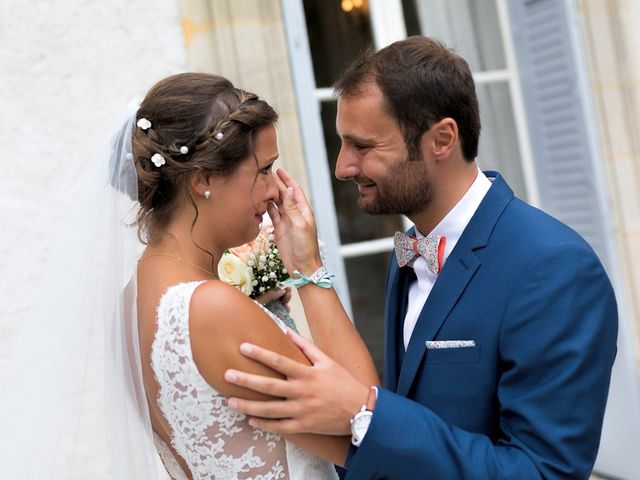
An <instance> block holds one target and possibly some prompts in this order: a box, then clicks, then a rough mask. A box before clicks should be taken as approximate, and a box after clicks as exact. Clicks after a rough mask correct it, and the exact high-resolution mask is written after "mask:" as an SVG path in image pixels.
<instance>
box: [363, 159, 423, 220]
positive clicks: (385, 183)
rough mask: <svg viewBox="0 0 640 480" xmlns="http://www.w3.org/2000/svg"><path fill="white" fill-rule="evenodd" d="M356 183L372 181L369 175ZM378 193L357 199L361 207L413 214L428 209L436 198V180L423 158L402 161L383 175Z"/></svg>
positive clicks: (378, 212) (375, 212)
mask: <svg viewBox="0 0 640 480" xmlns="http://www.w3.org/2000/svg"><path fill="white" fill-rule="evenodd" d="M353 180H354V181H355V182H356V183H362V184H367V183H373V182H372V180H370V179H368V178H367V177H357V178H354V179H353ZM375 184H376V191H377V193H376V196H375V197H374V198H372V199H371V200H365V198H363V197H360V198H358V208H359V209H360V210H362V211H363V212H366V213H369V214H371V215H397V214H400V215H407V216H409V215H413V214H415V213H418V212H421V211H423V210H424V209H425V208H427V207H428V206H429V205H430V204H431V201H432V199H433V190H434V189H433V183H432V182H431V179H430V178H429V174H428V172H427V167H426V165H425V164H424V162H422V161H421V160H414V161H411V160H406V159H405V160H403V161H402V162H400V163H398V164H396V165H394V166H392V167H390V168H389V169H388V170H387V174H386V175H385V177H384V178H381V179H379V180H377V181H376V182H375Z"/></svg>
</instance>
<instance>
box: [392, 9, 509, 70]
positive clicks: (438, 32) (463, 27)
mask: <svg viewBox="0 0 640 480" xmlns="http://www.w3.org/2000/svg"><path fill="white" fill-rule="evenodd" d="M402 4H403V10H404V16H405V21H406V24H407V34H408V35H429V36H430V37H433V38H436V39H438V40H440V41H441V42H444V43H445V44H446V45H447V46H448V47H451V48H454V49H455V50H456V52H458V53H459V54H460V55H461V56H462V57H464V58H465V60H467V62H468V63H469V66H470V67H471V70H472V71H474V72H479V71H485V70H498V69H503V68H505V67H506V61H505V56H504V48H503V45H502V39H501V37H500V28H499V21H498V11H497V9H496V2H495V0H403V2H402Z"/></svg>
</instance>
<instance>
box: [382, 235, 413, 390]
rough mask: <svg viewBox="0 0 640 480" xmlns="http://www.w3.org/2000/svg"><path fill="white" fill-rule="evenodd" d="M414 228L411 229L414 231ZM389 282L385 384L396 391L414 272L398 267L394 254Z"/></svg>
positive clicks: (386, 312) (386, 318)
mask: <svg viewBox="0 0 640 480" xmlns="http://www.w3.org/2000/svg"><path fill="white" fill-rule="evenodd" d="M412 231H413V229H411V230H410V232H412ZM388 275H389V282H388V288H387V290H386V298H385V312H384V321H385V329H384V331H385V339H384V343H385V348H384V385H385V387H386V388H387V389H389V390H391V391H395V389H396V386H397V384H398V373H399V372H400V365H402V359H403V357H404V343H403V339H402V325H403V320H404V315H405V313H406V310H407V297H408V294H409V284H410V281H411V276H412V275H413V272H411V271H410V269H408V268H400V267H398V263H397V261H396V258H395V256H394V255H392V259H391V264H390V266H389V274H388Z"/></svg>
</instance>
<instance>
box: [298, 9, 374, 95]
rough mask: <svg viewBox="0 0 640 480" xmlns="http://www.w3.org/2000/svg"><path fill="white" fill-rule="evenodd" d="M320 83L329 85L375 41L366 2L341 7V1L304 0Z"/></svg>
mask: <svg viewBox="0 0 640 480" xmlns="http://www.w3.org/2000/svg"><path fill="white" fill-rule="evenodd" d="M304 13H305V17H306V21H307V33H308V35H309V47H310V49H311V57H312V59H313V71H314V73H315V79H316V86H317V87H330V86H331V85H332V84H333V82H334V81H335V80H336V78H337V77H338V75H339V74H340V72H341V71H342V70H343V69H344V68H345V67H346V66H347V65H349V63H351V62H352V61H353V60H355V58H356V57H357V56H358V54H359V53H360V52H361V51H363V50H364V49H366V48H367V47H368V46H369V45H370V44H372V43H373V36H372V34H371V26H370V23H369V13H368V10H367V9H366V2H364V5H363V7H362V8H353V9H352V10H351V11H349V12H345V11H343V10H342V7H341V2H340V1H327V0H304Z"/></svg>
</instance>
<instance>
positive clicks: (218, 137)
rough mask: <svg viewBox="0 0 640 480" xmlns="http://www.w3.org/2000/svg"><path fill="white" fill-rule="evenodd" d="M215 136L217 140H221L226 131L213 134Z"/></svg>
mask: <svg viewBox="0 0 640 480" xmlns="http://www.w3.org/2000/svg"><path fill="white" fill-rule="evenodd" d="M213 138H215V139H216V140H218V141H220V140H222V139H223V138H224V133H222V132H218V133H216V134H215V135H214V136H213Z"/></svg>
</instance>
